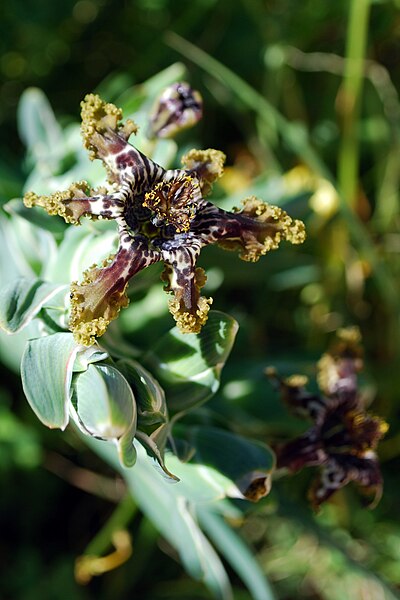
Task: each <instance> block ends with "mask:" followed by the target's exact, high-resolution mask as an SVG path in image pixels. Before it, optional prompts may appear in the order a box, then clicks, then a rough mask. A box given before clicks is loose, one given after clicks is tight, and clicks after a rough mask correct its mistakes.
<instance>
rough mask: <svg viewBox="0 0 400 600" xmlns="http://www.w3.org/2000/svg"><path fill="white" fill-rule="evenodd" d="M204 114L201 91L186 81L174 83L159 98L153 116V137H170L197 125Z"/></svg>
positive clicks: (151, 118)
mask: <svg viewBox="0 0 400 600" xmlns="http://www.w3.org/2000/svg"><path fill="white" fill-rule="evenodd" d="M202 115H203V99H202V97H201V95H200V93H199V92H198V91H196V90H194V89H192V88H191V87H190V85H189V84H188V83H186V82H184V81H183V82H179V83H173V84H172V85H170V86H168V87H167V88H166V89H165V90H164V92H163V93H162V94H161V96H160V97H159V98H158V100H157V102H156V104H155V106H154V108H153V111H152V114H151V117H150V135H151V137H158V138H170V137H173V136H174V135H175V134H176V133H178V132H179V131H182V130H183V129H187V128H188V127H192V126H193V125H196V123H197V122H198V121H200V119H201V117H202Z"/></svg>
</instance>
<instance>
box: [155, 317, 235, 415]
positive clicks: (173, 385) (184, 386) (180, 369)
mask: <svg viewBox="0 0 400 600" xmlns="http://www.w3.org/2000/svg"><path fill="white" fill-rule="evenodd" d="M237 330H238V325H237V322H236V321H235V320H234V319H233V318H232V317H230V316H229V315H226V314H224V313H222V312H218V311H210V314H209V318H208V321H207V323H206V324H205V325H204V327H203V329H202V330H201V332H200V333H199V334H197V335H196V334H192V333H189V334H183V333H181V332H180V331H179V330H178V328H177V327H174V328H173V329H171V331H169V332H168V333H167V334H166V335H165V336H163V337H162V338H161V339H160V340H159V342H158V343H157V344H156V345H155V346H154V347H153V349H152V351H151V352H150V353H149V354H148V355H146V357H145V364H146V366H148V367H149V370H150V371H151V372H152V373H153V375H154V376H155V377H156V379H157V380H158V381H159V383H160V384H161V386H162V387H163V389H164V390H165V393H166V397H167V402H168V408H169V409H170V410H173V411H176V412H178V411H182V410H188V409H190V408H192V407H194V406H197V405H199V404H201V403H203V402H205V401H206V400H208V398H210V397H211V396H212V395H213V394H214V393H215V392H216V391H217V389H218V387H219V381H220V374H221V370H222V368H223V366H224V364H225V362H226V360H227V358H228V356H229V353H230V351H231V349H232V346H233V343H234V340H235V336H236V333H237Z"/></svg>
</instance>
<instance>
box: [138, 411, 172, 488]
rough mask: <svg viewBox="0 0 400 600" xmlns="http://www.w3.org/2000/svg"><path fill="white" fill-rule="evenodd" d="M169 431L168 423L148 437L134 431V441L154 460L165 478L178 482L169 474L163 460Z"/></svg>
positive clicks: (139, 431) (141, 432)
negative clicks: (137, 441)
mask: <svg viewBox="0 0 400 600" xmlns="http://www.w3.org/2000/svg"><path fill="white" fill-rule="evenodd" d="M169 431H170V426H169V424H168V423H163V424H162V425H160V426H159V427H158V428H157V429H155V430H154V431H153V432H152V433H151V434H150V435H148V434H147V433H144V432H143V431H141V430H140V429H138V430H137V431H136V439H138V440H139V442H140V443H141V444H142V446H143V447H144V449H145V450H146V452H147V454H148V455H149V456H151V457H152V458H154V459H155V460H156V461H157V462H158V464H159V465H160V467H161V469H162V470H163V472H164V473H165V475H166V476H167V477H169V478H170V479H172V480H174V481H179V477H177V476H176V475H174V474H173V473H171V471H170V470H169V469H168V468H167V466H166V464H165V460H164V448H165V444H166V441H167V437H168V434H169Z"/></svg>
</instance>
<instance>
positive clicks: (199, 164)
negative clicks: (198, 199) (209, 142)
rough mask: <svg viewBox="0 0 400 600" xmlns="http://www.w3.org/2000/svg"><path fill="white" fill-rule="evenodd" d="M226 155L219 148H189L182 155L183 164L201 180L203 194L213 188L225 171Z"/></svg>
mask: <svg viewBox="0 0 400 600" xmlns="http://www.w3.org/2000/svg"><path fill="white" fill-rule="evenodd" d="M225 160H226V156H225V154H224V153H223V152H220V151H219V150H213V149H212V148H209V149H208V150H189V152H188V153H187V154H185V155H184V156H182V164H183V166H184V167H185V169H187V172H188V173H189V174H195V175H196V177H197V178H198V179H199V181H200V188H201V192H202V194H203V196H206V195H207V194H208V193H209V192H210V191H211V188H212V184H213V183H214V181H216V180H217V179H219V178H220V177H221V175H222V173H223V172H224V164H225Z"/></svg>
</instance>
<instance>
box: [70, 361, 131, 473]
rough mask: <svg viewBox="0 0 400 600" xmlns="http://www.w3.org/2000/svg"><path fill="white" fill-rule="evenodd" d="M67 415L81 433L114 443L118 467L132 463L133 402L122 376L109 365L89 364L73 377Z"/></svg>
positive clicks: (129, 389)
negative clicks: (69, 414)
mask: <svg viewBox="0 0 400 600" xmlns="http://www.w3.org/2000/svg"><path fill="white" fill-rule="evenodd" d="M71 411H72V412H71V414H72V416H73V417H74V420H75V421H76V423H77V425H78V426H79V427H80V429H81V431H82V432H83V433H86V434H89V435H91V436H94V437H98V438H101V439H104V440H112V441H114V442H115V443H116V445H117V448H118V453H119V457H120V460H121V462H122V464H123V465H124V466H126V467H131V466H132V465H133V464H134V463H135V460H136V452H135V449H134V446H133V438H134V436H135V431H136V419H137V414H136V402H135V397H134V395H133V392H132V389H131V388H130V386H129V384H128V382H127V381H126V379H125V377H124V376H123V375H122V374H121V373H120V372H119V371H118V369H116V368H115V367H113V366H111V365H106V364H89V365H88V368H87V370H86V371H84V372H83V373H79V374H78V375H76V376H75V379H74V385H73V394H72V407H71Z"/></svg>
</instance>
